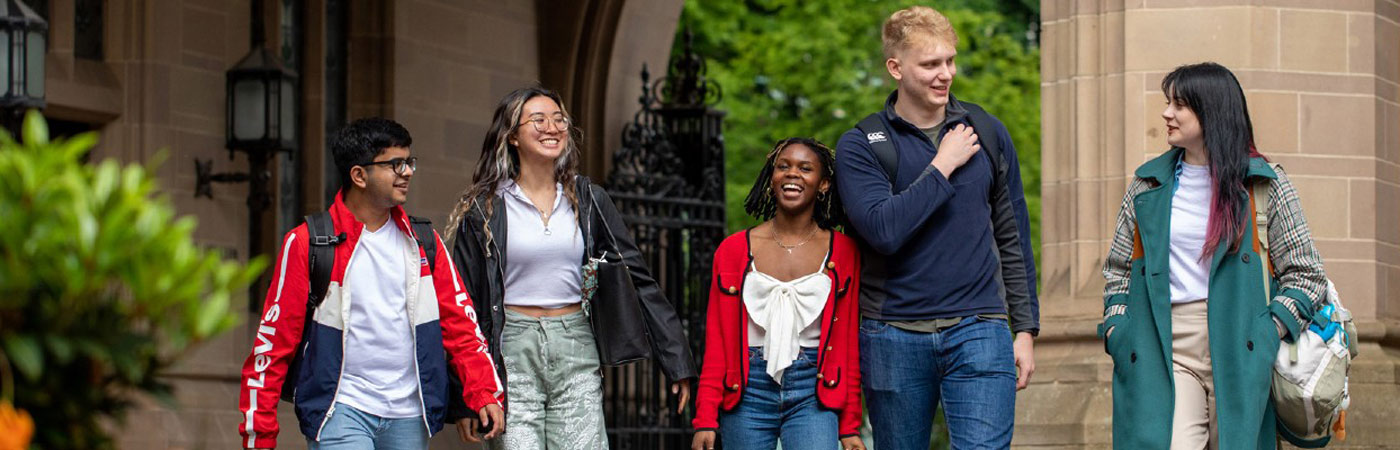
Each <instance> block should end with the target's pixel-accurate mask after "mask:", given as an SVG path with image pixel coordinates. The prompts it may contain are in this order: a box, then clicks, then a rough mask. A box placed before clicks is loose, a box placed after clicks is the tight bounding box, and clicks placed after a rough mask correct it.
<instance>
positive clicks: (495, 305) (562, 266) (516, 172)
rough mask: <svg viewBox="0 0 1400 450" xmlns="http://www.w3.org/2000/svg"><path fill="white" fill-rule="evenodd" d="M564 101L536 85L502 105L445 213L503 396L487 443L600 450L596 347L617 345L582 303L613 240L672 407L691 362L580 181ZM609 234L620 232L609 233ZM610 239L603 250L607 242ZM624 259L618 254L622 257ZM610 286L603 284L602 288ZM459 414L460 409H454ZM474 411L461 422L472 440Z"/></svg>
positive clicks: (665, 305)
mask: <svg viewBox="0 0 1400 450" xmlns="http://www.w3.org/2000/svg"><path fill="white" fill-rule="evenodd" d="M571 124H572V119H571V118H570V117H569V114H568V111H566V110H565V109H564V103H563V102H562V101H561V100H560V98H559V95H558V94H556V93H554V92H553V91H549V90H546V89H543V88H539V87H528V88H523V89H518V90H516V91H514V92H511V93H510V94H507V95H506V96H505V98H503V99H501V102H500V104H499V105H498V106H497V107H496V112H495V115H494V117H493V119H492V122H491V127H490V129H488V130H487V133H486V138H485V139H484V141H483V143H482V147H481V158H480V160H479V162H478V164H477V169H476V174H475V176H474V178H473V182H472V185H471V187H469V188H467V190H466V192H464V193H463V194H462V196H461V198H460V200H459V201H458V203H457V205H456V207H454V208H453V210H452V213H451V215H450V216H449V217H448V226H447V230H446V233H445V236H446V237H447V239H448V243H447V245H448V247H449V248H451V249H452V261H453V264H454V265H455V266H456V269H457V271H458V272H459V273H460V274H461V276H462V279H463V280H464V281H465V282H466V284H467V292H468V293H469V294H470V296H471V300H472V306H473V307H474V308H475V314H476V316H477V319H478V321H479V323H480V325H481V331H482V332H483V333H484V334H485V335H486V336H485V339H484V340H485V341H486V342H487V344H488V345H489V347H490V352H491V356H492V358H493V360H494V361H495V363H496V364H497V367H498V370H497V372H498V373H501V374H503V377H502V378H504V379H505V386H504V388H505V390H506V432H505V435H504V436H503V437H502V439H500V440H499V441H493V442H491V445H492V446H493V447H497V448H508V449H511V450H518V449H525V450H529V449H541V450H542V449H545V448H548V449H550V450H555V449H606V448H608V444H607V434H606V431H605V428H604V423H603V406H602V401H603V399H602V396H603V393H602V378H601V373H600V371H599V367H600V364H601V363H600V360H599V354H600V350H604V351H606V350H608V349H607V348H599V346H606V345H608V344H607V342H608V341H610V340H612V341H616V339H601V337H604V336H605V335H602V334H601V333H614V334H616V333H619V331H618V330H611V329H609V330H599V329H593V327H592V322H591V321H590V318H589V316H588V310H586V305H585V303H584V300H585V298H587V297H589V295H588V294H589V293H591V292H588V291H591V290H592V288H593V286H592V283H591V281H592V280H591V279H590V280H586V279H585V274H584V271H583V267H584V265H585V263H586V262H587V261H588V260H589V259H590V258H591V257H593V256H595V255H587V254H585V249H593V248H598V247H599V246H602V245H610V246H612V247H610V248H609V249H610V250H612V251H613V252H616V253H611V252H610V253H609V254H608V255H606V258H607V259H610V260H613V261H617V260H619V259H620V261H621V262H622V263H625V265H626V271H627V272H628V273H629V274H630V277H631V279H632V282H633V285H635V289H636V291H637V296H636V297H638V298H639V299H640V301H639V302H638V303H640V309H641V310H643V311H644V313H643V314H642V317H644V318H645V319H644V320H645V321H646V322H647V323H646V327H645V328H644V329H645V330H649V332H648V333H643V334H641V335H635V336H610V337H612V338H621V339H622V340H625V341H632V342H636V341H642V342H645V341H647V340H649V341H650V343H651V346H650V347H651V348H650V350H651V355H652V357H653V359H654V360H655V361H656V363H657V364H658V366H659V367H660V368H661V370H662V371H664V372H665V373H666V375H667V377H669V378H670V380H671V381H672V385H671V392H672V393H674V394H678V395H679V397H680V403H679V405H680V406H678V408H677V409H678V411H679V409H680V408H683V407H684V405H685V403H686V401H687V400H688V398H689V396H690V384H689V383H690V379H691V378H694V377H695V367H694V362H693V361H692V359H691V355H690V349H689V347H688V346H687V344H686V340H685V336H684V334H683V333H682V327H681V325H680V321H679V319H678V318H677V316H676V312H675V310H674V308H673V307H672V306H671V303H670V302H669V301H667V299H666V298H665V296H664V295H663V294H662V293H661V290H660V288H659V287H658V286H657V284H656V281H655V280H654V279H653V278H652V277H651V275H650V271H649V270H648V268H647V266H646V263H645V261H643V259H642V256H641V254H640V252H638V250H637V247H636V245H635V244H634V243H633V241H632V238H631V236H630V235H628V233H627V232H626V230H627V228H626V224H625V223H624V222H623V221H622V215H621V214H620V213H618V211H617V208H616V207H615V206H614V205H613V203H612V200H611V199H610V198H609V197H608V195H607V193H606V192H604V191H603V189H602V188H601V187H599V186H597V185H594V184H592V183H591V182H589V180H588V178H587V177H583V176H579V175H578V173H577V172H578V161H579V148H578V145H577V143H576V142H577V136H576V135H575V128H574V127H572V126H571ZM607 230H616V232H617V233H618V234H617V235H608V233H609V231H607ZM603 243H606V244H603ZM619 254H620V255H619ZM605 288H607V287H605ZM452 415H453V416H456V415H457V414H452ZM476 425H477V424H476V423H474V422H473V420H472V417H471V416H466V417H465V420H462V421H459V422H458V429H459V431H460V432H461V434H462V437H463V438H464V439H466V440H468V441H477V440H478V437H477V436H476V433H475V427H476Z"/></svg>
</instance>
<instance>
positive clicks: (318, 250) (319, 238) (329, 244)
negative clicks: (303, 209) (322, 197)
mask: <svg viewBox="0 0 1400 450" xmlns="http://www.w3.org/2000/svg"><path fill="white" fill-rule="evenodd" d="M306 231H307V232H308V233H309V234H310V235H311V241H310V242H309V244H310V246H309V249H308V251H307V253H308V254H307V258H306V263H307V265H308V266H309V268H308V270H307V272H306V273H307V281H308V282H309V283H310V286H309V289H308V290H307V296H306V317H307V318H310V317H311V311H312V310H314V309H315V308H316V307H318V306H321V302H322V301H325V299H326V289H327V288H329V287H330V284H331V268H332V266H334V265H335V246H336V245H339V244H340V243H341V242H345V233H340V234H336V232H335V224H334V223H333V222H332V221H331V213H330V212H329V211H321V212H318V213H316V214H312V215H309V216H306Z"/></svg>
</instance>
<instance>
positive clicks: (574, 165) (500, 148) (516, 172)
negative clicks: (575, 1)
mask: <svg viewBox="0 0 1400 450" xmlns="http://www.w3.org/2000/svg"><path fill="white" fill-rule="evenodd" d="M535 97H549V98H550V99H551V100H554V103H555V104H557V105H559V111H560V112H562V113H563V114H564V117H566V118H569V123H570V124H572V123H573V118H572V117H569V110H568V109H565V108H564V100H563V99H562V98H560V97H559V94H558V93H556V92H554V91H551V90H549V89H545V88H543V87H539V86H530V87H525V88H520V89H516V90H514V91H511V93H509V94H506V96H505V98H502V99H501V102H500V104H497V105H496V113H495V114H494V115H493V116H492V117H493V118H492V119H491V128H489V129H487V130H486V138H485V139H482V142H481V158H480V159H478V160H477V165H476V175H475V176H473V177H472V185H471V186H470V187H468V188H467V189H466V191H465V192H462V196H461V198H460V199H459V200H458V201H457V206H456V207H454V208H452V213H451V214H449V215H448V216H447V228H446V229H445V230H444V234H446V236H445V238H446V240H447V244H448V246H449V247H450V246H451V245H452V241H453V240H454V239H456V237H457V227H459V226H461V224H462V217H463V216H465V215H466V212H467V211H469V210H470V209H471V208H472V200H473V199H476V198H477V197H478V196H480V195H482V194H486V193H491V192H495V191H496V186H498V185H499V183H500V182H501V181H504V180H506V179H514V178H515V177H518V176H520V149H518V148H516V147H515V145H512V144H511V143H510V137H511V135H513V134H514V133H515V132H516V130H519V129H520V125H521V124H522V123H523V122H521V121H520V114H521V113H522V112H523V111H524V109H525V103H526V102H528V101H530V100H531V99H534V98H535ZM577 130H578V129H577V128H574V127H573V126H572V125H570V127H569V129H568V130H565V132H567V133H568V134H569V143H568V145H566V146H565V147H564V152H563V153H562V154H560V155H559V158H558V159H555V160H554V181H556V182H558V183H559V184H560V185H563V186H564V197H565V198H566V199H567V200H568V201H569V205H570V206H572V207H573V208H574V210H578V194H577V193H576V192H574V176H575V175H577V174H578V160H579V148H578V140H579V135H578V131H577ZM481 207H482V208H483V209H484V211H482V213H483V214H484V215H485V216H486V217H487V218H488V219H489V218H490V217H491V202H485V203H483V204H482V205H481ZM483 228H484V227H483ZM485 232H486V236H487V239H491V230H490V229H486V230H485Z"/></svg>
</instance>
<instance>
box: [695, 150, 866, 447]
mask: <svg viewBox="0 0 1400 450" xmlns="http://www.w3.org/2000/svg"><path fill="white" fill-rule="evenodd" d="M834 162H835V161H834V156H833V154H832V152H831V149H829V148H827V147H826V146H825V145H822V144H821V143H820V142H817V141H816V140H813V139H807V138H791V139H784V140H782V141H781V142H778V145H777V146H776V147H774V148H773V151H772V152H770V153H769V154H768V160H767V162H765V163H764V166H763V169H762V171H761V172H759V175H758V180H756V181H755V182H754V185H753V189H751V190H750V191H749V196H748V198H747V200H746V201H745V203H744V207H745V210H746V211H748V213H749V214H750V215H752V216H754V217H755V218H758V219H760V220H763V221H764V222H763V223H762V224H759V225H758V226H756V227H753V228H751V229H748V230H744V231H740V232H738V233H735V234H733V235H730V236H729V237H728V238H726V239H725V240H724V242H722V243H720V245H719V248H718V249H717V250H715V259H714V267H713V270H714V279H712V280H710V301H709V307H708V315H707V317H706V319H705V320H706V327H705V330H706V331H705V359H704V362H703V364H702V369H701V375H700V387H699V392H698V395H697V398H696V402H695V403H696V413H695V420H694V423H693V424H694V426H695V430H696V431H695V436H694V438H693V439H692V441H691V449H692V450H710V449H713V448H714V447H715V440H716V431H718V434H719V436H718V438H719V439H720V440H722V441H723V443H724V448H725V449H726V450H745V449H754V450H772V449H773V448H775V446H776V445H777V444H778V441H779V440H780V439H781V441H782V444H783V448H790V449H819V448H828V449H829V448H832V447H835V446H837V445H838V442H839V445H840V446H841V448H843V449H845V450H851V449H862V450H863V449H864V448H865V446H864V445H862V444H861V440H860V434H859V428H860V425H861V397H860V353H859V348H858V343H859V342H858V337H857V334H856V328H857V327H858V326H859V325H860V321H859V320H858V319H859V317H858V314H859V301H858V299H859V298H860V296H859V295H858V293H859V291H860V252H859V251H858V250H857V248H856V246H855V242H854V241H853V240H852V239H851V238H848V237H846V236H845V235H843V234H841V233H840V232H838V231H836V230H835V229H834V228H835V226H836V225H837V223H838V222H839V221H840V214H841V211H842V209H841V206H840V205H839V204H836V203H837V199H836V196H835V194H834V193H835V192H836V190H835V187H836V186H834V185H833V184H834V183H835V182H836V179H835V178H834V177H833V176H832V175H833V173H832V171H833V170H834V169H835V166H834V165H833V164H834Z"/></svg>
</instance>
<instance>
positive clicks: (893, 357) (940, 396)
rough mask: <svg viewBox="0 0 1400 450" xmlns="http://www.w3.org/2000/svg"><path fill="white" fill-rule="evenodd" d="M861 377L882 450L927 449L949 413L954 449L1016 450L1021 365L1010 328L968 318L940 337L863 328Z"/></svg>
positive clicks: (864, 323)
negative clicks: (937, 419)
mask: <svg viewBox="0 0 1400 450" xmlns="http://www.w3.org/2000/svg"><path fill="white" fill-rule="evenodd" d="M860 375H861V384H862V385H863V386H864V390H865V406H866V410H867V413H868V414H869V415H870V427H871V431H872V434H874V438H875V446H874V448H875V449H876V450H924V449H927V448H928V447H929V441H930V438H931V434H932V432H933V417H934V414H935V412H936V411H937V408H938V406H939V405H940V404H941V405H942V406H943V413H944V416H945V417H946V418H947V420H948V435H949V440H950V442H951V443H952V448H953V449H956V450H963V449H1005V448H1009V447H1011V429H1012V425H1013V423H1014V420H1015V417H1016V415H1015V408H1016V360H1015V356H1014V355H1013V354H1012V349H1011V330H1010V329H1008V328H1007V326H1006V321H1005V320H1000V319H984V318H980V317H975V316H974V317H968V318H966V319H963V321H961V322H959V323H958V324H957V325H954V326H952V327H949V328H945V329H943V330H941V331H938V332H936V333H919V332H913V331H906V330H903V329H900V328H898V327H895V326H893V325H890V324H888V323H885V322H881V321H877V320H870V319H864V320H861V322H860Z"/></svg>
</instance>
